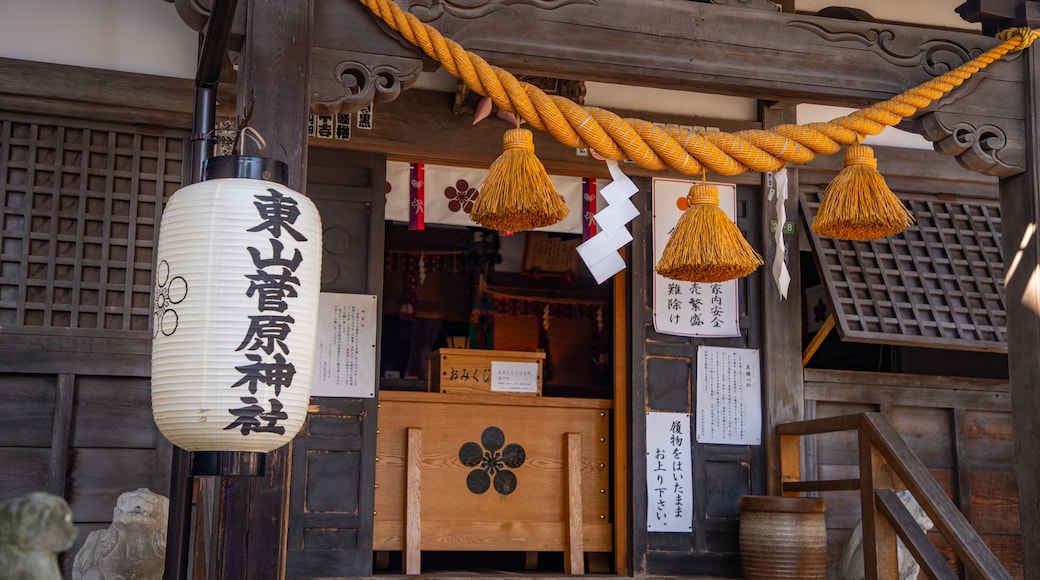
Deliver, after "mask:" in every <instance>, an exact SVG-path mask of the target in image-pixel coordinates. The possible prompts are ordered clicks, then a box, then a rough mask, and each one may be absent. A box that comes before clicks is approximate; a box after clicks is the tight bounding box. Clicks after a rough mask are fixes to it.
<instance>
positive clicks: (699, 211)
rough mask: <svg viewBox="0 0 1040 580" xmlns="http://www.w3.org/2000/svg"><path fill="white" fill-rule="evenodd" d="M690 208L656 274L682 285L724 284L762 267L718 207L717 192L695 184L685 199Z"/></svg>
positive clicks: (663, 253)
mask: <svg viewBox="0 0 1040 580" xmlns="http://www.w3.org/2000/svg"><path fill="white" fill-rule="evenodd" d="M686 203H687V205H688V206H689V209H687V210H686V212H685V213H683V214H682V216H681V217H680V218H679V222H678V223H677V224H675V230H674V231H673V232H672V236H671V237H670V238H668V243H667V244H665V247H664V251H663V252H662V253H661V260H660V261H659V262H657V268H656V270H657V273H658V274H660V275H662V276H664V277H665V278H671V279H672V280H682V281H685V282H705V283H712V282H725V281H726V280H733V279H734V278H741V277H743V276H747V275H748V274H750V273H752V272H754V271H755V270H756V269H757V268H758V267H759V266H761V265H762V263H763V262H762V256H760V255H758V252H756V251H755V250H754V248H752V247H751V245H750V244H748V243H747V240H745V239H744V235H743V234H741V233H740V230H739V229H738V228H737V224H735V223H733V220H731V219H730V218H729V216H728V215H726V212H724V211H722V209H720V208H719V189H718V188H717V187H715V186H714V185H710V184H707V183H698V184H696V185H694V186H693V187H691V188H690V192H689V194H688V195H687V196H686Z"/></svg>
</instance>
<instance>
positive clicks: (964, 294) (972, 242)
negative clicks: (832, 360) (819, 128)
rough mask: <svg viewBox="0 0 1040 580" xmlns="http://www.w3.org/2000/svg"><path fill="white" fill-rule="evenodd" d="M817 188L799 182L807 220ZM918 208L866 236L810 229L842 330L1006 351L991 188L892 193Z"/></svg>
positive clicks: (874, 338)
mask: <svg viewBox="0 0 1040 580" xmlns="http://www.w3.org/2000/svg"><path fill="white" fill-rule="evenodd" d="M822 195H823V193H822V191H821V190H820V189H819V188H818V187H807V188H804V190H803V191H802V207H803V211H804V212H805V216H806V219H807V221H808V222H809V223H811V221H812V219H813V217H814V216H815V215H816V210H817V209H818V208H819V206H820V200H821V199H822ZM899 197H900V199H902V200H903V201H904V203H906V204H907V205H908V207H909V208H910V210H911V211H912V212H913V213H914V216H915V217H916V218H917V223H916V224H915V225H913V226H911V227H910V228H908V229H907V230H905V231H904V232H903V233H901V234H898V235H895V236H892V237H889V238H884V239H880V240H873V241H869V242H848V241H839V240H833V239H830V238H820V237H818V236H816V234H815V233H813V232H812V230H811V228H806V230H807V231H808V232H809V235H810V238H811V241H812V245H813V250H814V251H815V255H816V261H817V266H818V267H819V270H820V273H821V276H822V278H823V281H824V285H825V287H826V288H827V293H828V297H829V298H830V302H831V305H832V306H833V310H834V317H835V321H836V322H837V327H838V329H839V332H840V333H841V335H842V338H844V339H848V340H853V341H859V342H876V343H886V344H897V345H907V346H927V347H931V348H949V349H963V350H979V351H997V352H1007V322H1006V319H1005V311H1004V255H1003V251H1002V249H1001V239H1000V238H1001V236H1000V204H999V201H998V200H997V199H993V198H969V197H963V196H952V195H951V196H946V195H930V196H929V195H910V194H899Z"/></svg>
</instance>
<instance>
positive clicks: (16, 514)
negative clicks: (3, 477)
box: [0, 492, 76, 580]
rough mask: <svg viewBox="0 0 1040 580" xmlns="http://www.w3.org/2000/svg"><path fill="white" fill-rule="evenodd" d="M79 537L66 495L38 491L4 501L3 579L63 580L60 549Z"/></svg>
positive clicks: (0, 531) (0, 517)
mask: <svg viewBox="0 0 1040 580" xmlns="http://www.w3.org/2000/svg"><path fill="white" fill-rule="evenodd" d="M75 541H76V526H74V525H72V510H71V509H69V504H67V503H65V500H64V499H62V498H60V497H58V496H56V495H51V494H49V493H44V492H35V493H30V494H29V495H26V496H22V497H18V498H14V499H10V500H7V501H5V502H3V503H0V580H61V569H60V568H59V567H58V558H57V553H58V552H64V551H65V550H68V549H69V548H70V547H71V546H72V544H73V542H75Z"/></svg>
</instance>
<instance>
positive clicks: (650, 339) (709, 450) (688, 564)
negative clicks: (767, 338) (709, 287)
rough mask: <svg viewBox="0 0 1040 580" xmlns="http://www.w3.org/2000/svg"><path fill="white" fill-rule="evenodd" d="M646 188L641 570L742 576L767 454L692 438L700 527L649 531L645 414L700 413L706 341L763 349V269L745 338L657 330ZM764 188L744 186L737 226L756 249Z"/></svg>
mask: <svg viewBox="0 0 1040 580" xmlns="http://www.w3.org/2000/svg"><path fill="white" fill-rule="evenodd" d="M637 184H641V186H642V187H641V193H640V194H636V196H635V197H634V198H633V203H636V204H637V205H639V206H640V207H641V210H642V212H641V216H640V217H639V218H637V219H636V220H635V221H634V222H633V224H632V236H633V238H634V241H633V245H632V247H633V252H635V253H637V256H638V257H636V258H632V259H629V260H627V261H628V263H629V267H630V276H631V277H630V280H632V288H631V291H630V299H631V304H632V328H633V332H632V336H631V339H630V340H631V343H630V347H631V349H632V367H633V369H632V372H633V375H632V389H633V395H632V397H633V401H634V408H633V409H632V461H631V463H630V467H629V469H630V473H631V474H632V475H631V477H632V481H633V486H632V495H633V502H632V516H633V522H632V523H633V527H632V532H631V533H632V539H633V547H632V553H633V560H634V572H636V573H637V574H640V573H642V574H648V575H652V576H691V575H694V576H697V575H701V576H704V575H706V576H712V575H715V576H736V575H739V573H740V564H739V552H738V543H737V536H738V526H739V516H740V509H739V499H740V496H741V495H748V494H763V493H765V491H766V489H765V478H766V470H765V461H764V456H765V451H764V448H763V447H762V446H760V445H755V446H747V445H707V444H700V443H697V442H696V441H694V440H693V438H691V442H690V443H691V461H692V464H693V465H692V468H693V480H694V481H693V493H692V494H691V495H692V498H693V510H694V514H693V532H692V533H690V534H681V533H680V534H676V533H669V534H663V533H647V532H646V529H645V526H646V509H647V504H646V486H645V479H644V475H643V474H644V473H645V469H646V465H645V458H644V452H645V445H646V441H645V438H646V433H645V429H646V425H645V414H646V412H653V411H668V412H682V413H691V414H693V413H696V409H697V406H698V405H701V404H705V405H706V404H710V402H709V401H704V402H699V401H697V400H696V372H697V371H696V360H697V359H696V357H697V349H698V347H700V346H702V345H706V346H723V347H734V348H762V346H763V345H762V330H761V326H760V324H759V323H758V321H759V320H760V319H761V308H762V306H761V303H762V298H761V288H762V287H763V285H762V283H761V280H760V279H759V276H762V275H765V274H763V272H762V270H759V272H756V273H754V274H752V275H751V276H750V277H748V278H743V279H740V280H739V281H738V282H737V287H738V296H739V299H738V300H739V302H738V311H739V317H740V320H739V327H740V332H741V336H739V337H736V338H720V339H703V338H688V337H681V336H672V335H666V334H661V333H658V332H657V331H655V330H654V328H653V318H652V314H653V304H652V300H653V291H652V288H653V281H652V271H653V265H654V259H653V252H652V250H653V243H652V234H651V230H650V228H651V220H650V219H649V216H650V215H651V214H652V212H651V208H650V206H651V195H650V191H651V188H650V182H649V181H647V180H639V181H637ZM758 199H759V192H758V189H757V188H754V187H745V186H738V188H737V205H738V208H737V212H736V215H737V224H738V227H740V228H741V230H742V231H743V232H744V234H745V236H747V238H748V240H749V241H750V243H751V244H752V245H753V246H756V247H760V242H761V240H760V239H759V234H758V232H759V230H758V228H757V226H756V225H755V224H757V223H758V219H759V217H760V216H759V213H760V206H759V203H758Z"/></svg>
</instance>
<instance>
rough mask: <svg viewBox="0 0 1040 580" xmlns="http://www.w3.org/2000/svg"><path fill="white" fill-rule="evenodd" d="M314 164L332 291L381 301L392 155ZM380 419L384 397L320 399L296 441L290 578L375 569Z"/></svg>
mask: <svg viewBox="0 0 1040 580" xmlns="http://www.w3.org/2000/svg"><path fill="white" fill-rule="evenodd" d="M308 159H309V162H308V163H309V164H308V170H307V175H308V184H307V193H308V195H310V197H311V198H312V199H313V201H314V203H315V205H317V206H318V209H319V210H320V211H321V215H322V224H323V227H324V231H325V251H324V254H323V257H322V291H323V292H340V293H360V294H376V295H381V294H382V284H383V260H382V255H383V207H384V204H383V200H384V195H385V182H386V174H385V170H386V162H385V158H384V157H382V156H381V155H370V154H359V153H352V152H347V151H333V150H325V149H317V148H313V149H312V150H311V151H310V152H309V154H308ZM376 343H377V344H378V343H379V337H378V336H377V337H376ZM375 364H376V367H375V368H377V369H378V368H379V361H378V360H376V361H375ZM377 413H378V407H377V402H376V399H374V398H372V399H357V398H330V397H320V398H313V399H312V400H311V407H310V409H309V412H308V415H307V422H306V424H305V425H304V428H303V430H302V431H301V433H300V434H299V435H298V436H297V437H296V438H295V439H294V440H293V442H292V443H291V446H292V465H291V469H292V472H291V480H290V485H289V507H288V518H289V522H288V548H287V552H286V577H288V578H309V577H344V576H346V577H356V576H364V575H368V574H370V573H371V572H372V517H373V516H372V514H373V510H374V508H373V505H374V488H375V434H376V416H377Z"/></svg>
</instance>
